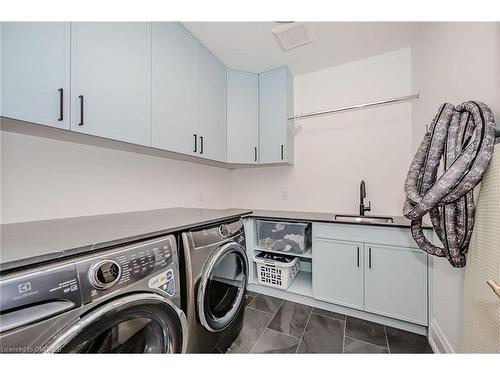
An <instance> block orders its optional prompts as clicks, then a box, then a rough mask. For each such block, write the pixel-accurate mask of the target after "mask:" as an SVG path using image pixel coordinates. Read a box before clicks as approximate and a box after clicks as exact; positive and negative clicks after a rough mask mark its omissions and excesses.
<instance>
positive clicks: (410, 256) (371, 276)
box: [365, 243, 427, 325]
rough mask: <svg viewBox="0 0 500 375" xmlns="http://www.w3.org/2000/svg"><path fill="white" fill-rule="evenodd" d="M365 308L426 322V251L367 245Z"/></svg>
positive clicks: (421, 322)
mask: <svg viewBox="0 0 500 375" xmlns="http://www.w3.org/2000/svg"><path fill="white" fill-rule="evenodd" d="M365 270H366V272H365V309H366V311H369V312H372V313H375V314H380V315H386V316H389V317H392V318H396V319H401V320H405V321H408V322H412V323H417V324H423V325H426V324H427V254H426V253H425V252H423V251H421V250H417V249H409V248H403V247H396V246H388V245H375V244H368V243H366V244H365Z"/></svg>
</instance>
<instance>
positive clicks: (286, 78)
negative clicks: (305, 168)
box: [259, 66, 293, 164]
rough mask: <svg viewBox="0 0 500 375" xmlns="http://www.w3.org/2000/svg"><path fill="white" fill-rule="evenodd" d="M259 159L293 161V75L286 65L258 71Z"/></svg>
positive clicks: (266, 162) (261, 161) (262, 162)
mask: <svg viewBox="0 0 500 375" xmlns="http://www.w3.org/2000/svg"><path fill="white" fill-rule="evenodd" d="M259 82H260V85H259V106H260V115H259V116H260V121H259V126H260V128H259V134H260V135H259V140H260V142H259V143H260V163H261V164H269V163H288V164H293V134H292V132H293V121H292V120H288V117H291V116H293V77H292V75H291V74H290V72H289V71H288V68H287V67H286V66H284V67H281V68H277V69H274V70H270V71H268V72H264V73H262V74H260V75H259Z"/></svg>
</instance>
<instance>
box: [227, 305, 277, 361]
mask: <svg viewBox="0 0 500 375" xmlns="http://www.w3.org/2000/svg"><path fill="white" fill-rule="evenodd" d="M272 317H273V315H272V314H270V313H266V312H264V311H258V310H254V309H249V308H246V309H245V316H244V317H243V327H242V328H241V332H240V334H239V335H238V337H237V338H236V340H234V342H233V343H232V345H231V346H230V347H229V349H228V350H227V353H249V352H250V350H251V349H252V347H253V346H254V345H255V343H256V342H257V340H258V339H259V337H260V335H261V334H262V332H263V331H264V329H266V327H267V325H268V324H269V322H270V321H271V319H272Z"/></svg>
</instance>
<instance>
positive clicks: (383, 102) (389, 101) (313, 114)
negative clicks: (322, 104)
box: [288, 94, 419, 120]
mask: <svg viewBox="0 0 500 375" xmlns="http://www.w3.org/2000/svg"><path fill="white" fill-rule="evenodd" d="M418 97H419V94H414V95H408V96H401V97H399V98H392V99H386V100H380V101H377V102H370V103H363V104H356V105H351V106H348V107H339V108H334V109H330V110H326V111H319V112H309V113H303V114H301V115H294V116H292V117H288V119H289V120H300V119H304V118H310V117H316V116H325V115H330V114H333V113H341V112H349V111H355V110H358V109H365V108H372V107H378V106H383V105H387V104H395V103H402V102H407V101H410V100H414V99H417V98H418Z"/></svg>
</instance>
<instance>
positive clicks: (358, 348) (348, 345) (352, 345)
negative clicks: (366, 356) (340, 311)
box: [344, 336, 389, 354]
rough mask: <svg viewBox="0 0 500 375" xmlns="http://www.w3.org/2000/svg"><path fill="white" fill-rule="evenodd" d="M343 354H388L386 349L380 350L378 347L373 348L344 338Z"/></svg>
mask: <svg viewBox="0 0 500 375" xmlns="http://www.w3.org/2000/svg"><path fill="white" fill-rule="evenodd" d="M344 353H358V354H360V353H380V354H388V353H389V351H388V350H387V349H384V348H381V347H380V346H375V345H372V344H368V343H366V342H363V341H359V340H354V339H351V338H349V337H347V336H346V338H345V341H344Z"/></svg>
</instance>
